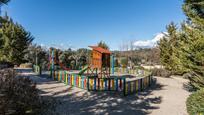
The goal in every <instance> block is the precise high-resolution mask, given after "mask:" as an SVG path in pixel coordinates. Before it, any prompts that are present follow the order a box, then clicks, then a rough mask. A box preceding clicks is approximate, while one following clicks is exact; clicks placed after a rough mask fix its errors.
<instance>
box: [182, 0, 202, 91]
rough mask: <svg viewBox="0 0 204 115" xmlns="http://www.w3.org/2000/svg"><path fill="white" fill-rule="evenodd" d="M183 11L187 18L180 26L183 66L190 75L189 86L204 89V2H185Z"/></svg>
mask: <svg viewBox="0 0 204 115" xmlns="http://www.w3.org/2000/svg"><path fill="white" fill-rule="evenodd" d="M183 11H184V13H185V14H186V16H187V17H188V23H186V24H183V25H182V31H183V35H182V37H183V43H182V55H183V65H184V67H185V68H188V69H189V71H190V72H191V74H192V76H191V77H189V80H190V84H191V85H192V86H193V87H194V88H195V89H200V88H203V87H204V32H203V31H204V1H203V0H185V1H184V4H183Z"/></svg>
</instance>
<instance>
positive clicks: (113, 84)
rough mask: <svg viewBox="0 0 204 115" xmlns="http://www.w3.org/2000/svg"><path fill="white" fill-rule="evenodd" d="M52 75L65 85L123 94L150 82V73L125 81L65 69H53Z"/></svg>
mask: <svg viewBox="0 0 204 115" xmlns="http://www.w3.org/2000/svg"><path fill="white" fill-rule="evenodd" d="M52 75H53V76H52V78H53V79H54V80H57V81H60V82H64V83H65V84H66V85H70V86H72V87H78V88H81V89H85V90H88V91H117V92H121V93H123V94H124V95H125V96H126V95H130V94H133V93H136V92H139V91H142V90H143V89H145V88H146V87H148V86H149V85H150V84H151V82H152V76H151V75H149V76H147V77H141V78H138V79H136V80H133V81H126V78H125V77H110V78H98V77H92V76H83V75H78V74H70V73H67V72H66V71H54V72H53V74H52Z"/></svg>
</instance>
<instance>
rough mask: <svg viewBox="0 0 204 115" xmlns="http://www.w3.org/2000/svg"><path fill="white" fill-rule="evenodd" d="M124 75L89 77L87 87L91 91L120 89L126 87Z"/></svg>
mask: <svg viewBox="0 0 204 115" xmlns="http://www.w3.org/2000/svg"><path fill="white" fill-rule="evenodd" d="M124 83H125V78H124V77H118V78H117V77H110V78H98V77H88V82H87V87H88V90H89V91H120V92H122V91H123V89H124Z"/></svg>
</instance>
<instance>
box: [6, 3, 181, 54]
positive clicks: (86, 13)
mask: <svg viewBox="0 0 204 115" xmlns="http://www.w3.org/2000/svg"><path fill="white" fill-rule="evenodd" d="M182 3H183V0H11V2H10V3H9V5H8V6H6V7H4V8H3V11H5V10H6V11H7V12H8V14H9V16H11V17H12V18H13V20H14V21H16V22H18V23H20V24H21V25H23V26H24V27H25V28H26V30H28V31H30V32H31V33H32V35H33V36H34V37H35V40H34V42H35V43H38V44H44V45H47V46H51V45H56V46H57V45H62V46H63V47H69V46H71V47H73V48H80V47H87V46H88V45H94V44H97V42H99V41H100V40H103V41H105V42H106V43H107V44H108V45H109V46H110V48H111V49H112V50H113V49H119V45H120V44H121V43H122V42H127V41H130V40H135V41H137V40H142V41H143V40H150V39H153V38H154V36H155V35H156V34H157V33H160V32H164V31H165V27H166V25H167V24H169V23H170V22H171V21H174V22H175V23H177V24H179V23H180V22H182V21H183V20H184V19H185V16H184V14H183V12H182V9H181V5H182Z"/></svg>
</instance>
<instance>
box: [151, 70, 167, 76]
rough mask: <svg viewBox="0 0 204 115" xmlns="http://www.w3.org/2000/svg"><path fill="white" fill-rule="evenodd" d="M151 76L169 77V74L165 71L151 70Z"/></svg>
mask: <svg viewBox="0 0 204 115" xmlns="http://www.w3.org/2000/svg"><path fill="white" fill-rule="evenodd" d="M152 75H153V76H160V77H170V76H171V72H170V71H168V70H166V69H162V68H155V69H153V70H152Z"/></svg>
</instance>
